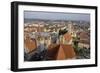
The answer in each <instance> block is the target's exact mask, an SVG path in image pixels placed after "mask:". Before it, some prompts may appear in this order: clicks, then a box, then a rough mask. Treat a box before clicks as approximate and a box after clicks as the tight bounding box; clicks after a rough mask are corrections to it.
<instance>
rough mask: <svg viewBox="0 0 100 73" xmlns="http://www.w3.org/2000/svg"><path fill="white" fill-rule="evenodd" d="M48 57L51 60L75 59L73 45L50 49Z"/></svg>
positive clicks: (57, 46)
mask: <svg viewBox="0 0 100 73" xmlns="http://www.w3.org/2000/svg"><path fill="white" fill-rule="evenodd" d="M53 45H54V44H53ZM50 46H52V45H50ZM47 57H48V58H49V59H51V60H64V59H69V58H74V57H75V52H74V49H73V47H72V46H71V45H56V46H55V47H52V48H50V47H49V48H48V51H47Z"/></svg>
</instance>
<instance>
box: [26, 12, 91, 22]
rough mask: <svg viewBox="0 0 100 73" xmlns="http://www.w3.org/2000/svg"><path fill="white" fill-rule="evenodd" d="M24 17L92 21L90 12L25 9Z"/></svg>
mask: <svg viewBox="0 0 100 73" xmlns="http://www.w3.org/2000/svg"><path fill="white" fill-rule="evenodd" d="M24 18H25V19H44V20H45V19H47V20H83V21H90V14H83V13H81V14H80V13H60V12H34V11H24Z"/></svg>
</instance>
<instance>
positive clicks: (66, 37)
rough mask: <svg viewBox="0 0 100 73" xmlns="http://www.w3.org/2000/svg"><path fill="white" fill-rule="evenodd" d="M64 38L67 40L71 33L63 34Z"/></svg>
mask: <svg viewBox="0 0 100 73" xmlns="http://www.w3.org/2000/svg"><path fill="white" fill-rule="evenodd" d="M64 38H65V40H67V41H68V42H69V41H70V40H71V39H72V37H71V34H69V33H66V34H64Z"/></svg>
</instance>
